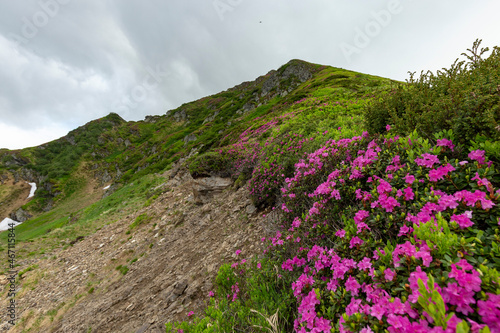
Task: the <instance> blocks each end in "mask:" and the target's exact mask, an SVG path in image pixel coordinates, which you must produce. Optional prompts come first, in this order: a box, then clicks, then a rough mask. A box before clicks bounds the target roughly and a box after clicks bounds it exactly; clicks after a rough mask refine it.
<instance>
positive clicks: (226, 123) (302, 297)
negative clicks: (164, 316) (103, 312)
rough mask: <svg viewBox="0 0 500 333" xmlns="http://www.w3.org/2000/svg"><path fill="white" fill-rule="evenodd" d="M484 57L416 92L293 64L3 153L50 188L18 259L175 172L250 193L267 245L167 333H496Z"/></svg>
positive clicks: (232, 268) (479, 52)
mask: <svg viewBox="0 0 500 333" xmlns="http://www.w3.org/2000/svg"><path fill="white" fill-rule="evenodd" d="M487 51H488V50H487V49H480V41H477V42H475V43H474V45H473V47H472V49H470V50H468V53H467V54H466V55H465V56H466V60H464V61H456V62H455V63H454V64H453V65H452V66H451V67H450V68H449V69H443V70H442V71H439V72H437V73H435V74H434V73H430V72H429V73H422V74H421V76H420V78H416V77H415V75H411V77H410V79H409V80H408V82H406V83H402V82H396V81H391V80H388V79H383V78H379V77H374V76H369V75H365V74H360V73H355V72H352V71H348V70H344V69H339V68H332V67H327V66H320V65H314V64H310V63H306V62H303V61H300V60H292V61H290V62H289V63H288V64H286V65H284V66H282V67H281V68H279V69H278V70H276V71H271V72H269V73H268V74H267V75H265V76H262V77H259V78H257V79H256V80H255V81H253V82H245V83H243V84H241V85H239V86H236V87H234V88H231V89H228V90H227V91H224V92H221V93H219V94H216V95H213V96H209V97H205V98H203V99H200V100H198V101H195V102H192V103H188V104H185V105H182V106H181V107H179V108H178V109H175V110H172V111H169V112H168V113H167V114H166V115H163V116H148V117H147V118H146V119H145V120H144V121H140V122H125V121H123V119H121V118H120V117H119V116H118V115H115V114H110V115H109V116H107V117H104V118H102V119H100V120H96V121H93V122H90V123H89V124H87V125H85V126H83V127H81V128H79V129H77V130H75V131H73V132H70V133H69V134H68V136H66V137H64V138H61V139H59V140H56V141H53V142H50V143H47V144H45V145H42V146H39V147H34V148H28V149H24V150H19V151H7V150H2V151H0V160H1V161H2V164H1V166H0V172H2V173H7V174H9V175H13V176H14V177H17V178H18V179H22V180H31V181H34V180H36V181H37V183H39V184H40V185H39V187H40V190H39V191H37V193H36V196H35V199H34V200H32V201H30V202H29V203H27V204H26V205H24V206H23V209H24V210H26V211H29V212H30V213H32V214H33V215H34V216H35V217H34V218H32V219H30V220H28V221H26V222H24V223H23V224H22V225H21V226H19V227H18V228H17V229H16V230H18V233H17V234H18V238H19V240H20V241H22V242H26V245H27V246H32V247H33V248H36V250H34V251H33V252H30V253H27V254H23V255H25V256H26V257H29V256H33V255H37V253H38V254H43V253H44V252H45V251H46V249H48V248H55V247H57V246H60V242H61V240H63V239H67V238H68V237H78V236H84V235H88V234H91V233H92V232H93V231H94V230H96V229H98V228H101V227H102V225H104V224H107V223H112V222H113V221H114V220H116V219H118V218H120V217H122V216H125V215H127V214H129V213H130V212H133V211H135V210H137V209H138V208H139V207H141V206H143V205H148V204H150V203H151V201H152V200H155V198H156V197H157V196H158V195H159V194H160V193H161V191H165V189H162V188H161V187H157V185H159V184H161V182H162V181H163V180H162V178H161V177H159V174H160V173H162V172H164V171H165V170H167V169H170V168H172V167H174V166H175V168H176V169H177V168H187V169H188V170H189V172H190V174H191V176H192V177H193V178H200V177H211V176H220V177H228V178H232V179H233V180H234V185H235V187H236V188H237V187H241V186H248V189H249V192H250V196H251V199H252V202H253V204H254V205H255V206H256V207H257V208H258V209H259V210H260V211H261V212H265V213H266V214H267V215H268V221H269V226H268V229H270V230H272V232H273V234H272V236H271V237H269V236H268V235H262V237H263V241H264V242H266V246H267V249H266V251H265V252H264V253H263V254H262V255H260V256H258V257H253V258H239V257H238V258H239V260H238V261H237V262H233V263H232V264H231V263H227V264H224V265H222V266H221V267H220V269H219V272H218V275H217V279H216V281H215V288H214V290H212V291H210V293H209V294H210V302H209V304H207V308H206V310H205V313H197V314H195V315H190V316H189V317H188V318H186V321H183V322H170V323H167V324H166V331H167V332H185V333H186V332H290V331H294V330H295V331H298V332H384V331H389V332H455V331H458V332H462V331H463V332H469V331H472V332H488V331H491V332H500V326H499V323H500V286H499V285H498V284H499V283H500V275H499V270H500V233H499V224H500V211H499V208H498V201H499V200H500V189H499V185H500V178H499V173H498V166H497V164H498V162H500V160H499V157H500V150H499V146H498V144H499V143H498V142H499V141H498V139H499V138H498V132H499V130H498V128H499V124H498V121H499V120H500V114H499V111H500V110H499V106H500V103H499V102H500V100H499V98H500V88H499V87H500V76H499V75H500V66H499V65H500V63H499V62H500V48H498V47H495V48H494V49H493V50H492V52H491V54H490V55H489V56H488V57H485V52H487ZM108 183H113V184H114V185H113V190H112V191H110V192H109V193H108V194H109V196H107V197H106V198H103V199H101V197H100V194H99V193H100V192H98V191H96V189H99V190H100V189H101V188H100V187H101V186H103V185H104V184H108ZM92 189H93V190H92ZM96 193H97V194H96ZM82 198H87V199H86V200H83V203H80V204H78V205H77V204H76V203H77V202H78V201H79V200H81V199H82ZM146 200H147V201H146ZM16 208H17V207H16ZM145 223H146V222H145ZM137 224H139V222H137ZM134 230H136V225H134V226H133V227H131V229H130V233H133V232H134ZM0 238H1V239H2V242H4V240H5V235H1V236H0ZM28 243H29V244H28ZM2 244H4V243H2ZM41 245H43V246H42V247H41ZM66 246H67V245H66ZM237 255H239V252H238V251H237V253H236V256H237Z"/></svg>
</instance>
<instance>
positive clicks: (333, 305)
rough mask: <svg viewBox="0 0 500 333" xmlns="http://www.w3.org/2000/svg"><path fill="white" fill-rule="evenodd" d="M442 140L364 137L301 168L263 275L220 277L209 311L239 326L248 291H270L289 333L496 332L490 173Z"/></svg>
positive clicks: (289, 184)
mask: <svg viewBox="0 0 500 333" xmlns="http://www.w3.org/2000/svg"><path fill="white" fill-rule="evenodd" d="M389 130H390V129H389ZM389 133H390V132H389ZM442 134H443V133H441V137H440V138H439V139H438V140H437V142H436V143H435V144H434V145H432V144H431V143H430V142H429V141H428V140H424V139H422V138H419V137H418V136H417V135H416V134H415V133H413V134H412V135H410V136H408V137H399V136H392V135H390V134H389V135H387V136H385V137H370V136H369V135H368V134H367V133H363V134H362V135H361V136H355V137H352V138H343V139H337V140H334V139H331V140H327V141H326V142H325V143H324V144H323V145H322V146H321V147H319V148H318V149H317V150H316V151H314V152H312V153H310V154H308V155H306V156H305V158H304V159H301V160H298V161H297V163H295V165H294V171H293V173H290V176H289V177H284V180H283V182H282V184H283V186H282V188H281V189H280V193H281V198H280V201H279V204H278V206H279V208H280V210H281V213H282V214H281V215H280V216H282V218H281V219H280V220H279V221H277V222H279V224H280V225H281V228H280V230H278V231H277V233H276V235H275V237H271V239H269V244H268V249H267V250H266V257H267V258H268V259H267V261H266V265H265V266H264V267H262V266H261V265H260V263H259V267H257V266H256V265H255V264H253V265H251V266H247V265H248V263H246V261H244V262H243V261H242V262H239V263H234V264H233V265H232V267H230V266H229V265H227V266H223V267H222V268H221V271H220V273H219V278H218V280H217V285H218V286H219V289H218V296H219V299H220V300H221V301H220V302H221V303H219V305H218V306H219V307H218V309H221V306H222V305H223V307H224V308H226V309H231V308H232V307H237V308H238V309H239V310H238V311H243V312H241V313H240V315H241V316H244V315H248V313H249V312H248V311H249V310H250V309H253V308H255V307H257V304H262V298H260V299H259V301H257V302H256V301H254V299H256V298H255V297H254V296H250V297H249V296H248V295H255V293H260V292H261V291H262V290H263V289H262V288H263V287H262V286H263V285H261V284H259V283H255V281H266V282H265V283H268V284H270V285H274V286H276V283H277V282H276V281H278V282H279V285H280V287H279V288H278V289H273V290H274V293H276V292H277V290H280V292H278V293H277V294H273V295H274V296H276V295H282V296H281V297H282V299H283V300H286V299H287V300H288V301H286V302H283V304H287V307H285V308H283V307H282V308H280V309H282V311H283V312H284V313H288V315H283V316H282V317H281V320H282V327H290V325H293V328H294V330H295V331H297V332H337V331H338V332H378V331H384V330H387V331H389V332H455V331H460V332H461V331H463V332H467V331H472V332H488V331H491V332H500V324H499V323H500V287H499V283H500V274H499V273H498V271H499V268H500V246H499V244H500V232H499V223H500V219H499V218H500V210H499V208H498V201H499V200H500V190H499V189H498V186H497V184H498V183H497V181H498V173H497V171H496V170H495V169H494V167H493V165H492V162H490V161H488V157H487V156H486V155H485V154H484V151H481V150H479V149H474V150H471V151H470V152H464V149H463V147H460V149H457V147H455V145H454V143H453V142H452V140H450V139H449V138H446V137H442V136H443V135H442ZM447 134H449V136H450V137H453V133H451V132H447ZM291 141H294V140H293V139H292V140H291ZM283 147H286V145H283ZM254 176H255V173H254ZM253 181H255V178H254V179H253ZM273 266H278V267H280V269H279V270H278V271H277V272H275V269H274V268H273ZM221 276H222V278H221ZM266 276H267V278H266V279H264V280H262V279H263V277H266ZM269 276H273V278H271V279H269ZM271 280H272V281H274V282H271ZM259 286H260V287H259ZM287 295H288V296H287ZM274 296H273V297H274ZM290 297H292V298H294V299H295V301H294V302H292V301H290ZM279 299H280V297H279V296H277V297H275V298H273V301H272V302H270V304H271V305H270V306H268V307H266V309H265V310H263V311H264V312H265V313H267V314H272V313H274V312H275V311H276V309H277V308H278V307H279V304H280V302H279ZM290 308H291V309H290ZM234 309H236V308H234ZM242 309H246V310H245V311H247V312H245V311H244V310H242ZM286 309H288V312H287V310H286ZM226 311H228V310H226ZM232 311H233V312H234V311H236V310H232ZM295 311H296V312H295ZM236 312H237V311H236ZM253 318H254V319H255V317H253ZM240 324H241V323H240ZM287 325H289V326H287ZM242 327H244V326H242ZM262 327H265V326H262ZM288 329H289V328H286V330H288Z"/></svg>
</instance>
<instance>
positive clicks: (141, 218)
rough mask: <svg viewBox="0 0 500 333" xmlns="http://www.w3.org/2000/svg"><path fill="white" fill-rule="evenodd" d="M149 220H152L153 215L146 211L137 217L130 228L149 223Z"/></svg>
mask: <svg viewBox="0 0 500 333" xmlns="http://www.w3.org/2000/svg"><path fill="white" fill-rule="evenodd" d="M149 221H151V216H149V215H148V214H146V213H144V214H141V215H139V216H137V217H136V218H135V221H134V222H133V223H132V224H131V225H130V226H129V229H134V228H136V227H138V226H140V225H141V224H145V223H148V222H149Z"/></svg>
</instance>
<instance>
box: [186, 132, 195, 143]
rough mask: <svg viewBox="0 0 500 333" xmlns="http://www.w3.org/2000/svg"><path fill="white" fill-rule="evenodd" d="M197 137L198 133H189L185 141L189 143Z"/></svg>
mask: <svg viewBox="0 0 500 333" xmlns="http://www.w3.org/2000/svg"><path fill="white" fill-rule="evenodd" d="M196 139H197V138H196V135H194V134H189V135H186V136H185V137H184V143H185V144H188V143H189V142H191V141H196Z"/></svg>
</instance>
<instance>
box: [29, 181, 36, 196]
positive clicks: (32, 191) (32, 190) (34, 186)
mask: <svg viewBox="0 0 500 333" xmlns="http://www.w3.org/2000/svg"><path fill="white" fill-rule="evenodd" d="M28 184H30V186H31V190H30V195H28V199H29V198H32V197H34V196H35V191H36V183H28Z"/></svg>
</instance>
